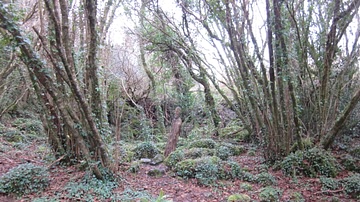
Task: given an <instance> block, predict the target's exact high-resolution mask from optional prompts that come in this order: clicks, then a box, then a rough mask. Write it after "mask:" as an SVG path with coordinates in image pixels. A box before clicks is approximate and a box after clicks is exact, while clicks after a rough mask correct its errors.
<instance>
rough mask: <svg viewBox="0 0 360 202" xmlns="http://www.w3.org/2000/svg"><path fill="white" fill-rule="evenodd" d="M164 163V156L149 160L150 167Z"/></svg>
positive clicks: (158, 155) (159, 155) (160, 155)
mask: <svg viewBox="0 0 360 202" xmlns="http://www.w3.org/2000/svg"><path fill="white" fill-rule="evenodd" d="M163 161H164V155H162V154H157V155H156V156H155V157H154V158H153V159H151V162H150V165H158V164H159V163H161V162H163Z"/></svg>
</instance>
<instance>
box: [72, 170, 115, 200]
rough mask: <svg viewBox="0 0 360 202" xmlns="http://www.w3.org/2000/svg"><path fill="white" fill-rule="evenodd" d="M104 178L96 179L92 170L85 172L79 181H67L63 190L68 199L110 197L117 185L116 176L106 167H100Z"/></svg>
mask: <svg viewBox="0 0 360 202" xmlns="http://www.w3.org/2000/svg"><path fill="white" fill-rule="evenodd" d="M100 172H101V174H102V175H103V177H104V179H103V180H99V179H97V178H96V177H95V176H94V175H93V174H92V172H89V173H87V174H86V175H85V176H84V177H83V178H82V180H81V181H80V182H69V183H68V184H67V185H66V187H65V190H66V191H67V193H68V194H67V196H68V199H69V201H74V200H78V199H79V198H81V199H82V200H84V201H95V199H97V200H104V199H110V198H112V197H113V196H114V193H113V192H112V191H113V189H115V188H117V187H118V181H117V177H116V176H115V175H114V174H112V173H111V171H109V170H108V169H106V168H102V167H100Z"/></svg>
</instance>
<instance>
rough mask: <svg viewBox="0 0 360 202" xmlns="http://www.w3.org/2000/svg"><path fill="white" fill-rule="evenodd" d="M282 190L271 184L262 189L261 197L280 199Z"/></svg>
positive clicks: (261, 199) (262, 199) (262, 198)
mask: <svg viewBox="0 0 360 202" xmlns="http://www.w3.org/2000/svg"><path fill="white" fill-rule="evenodd" d="M281 192H282V191H281V190H279V189H275V188H273V187H271V186H268V187H265V188H262V189H260V193H259V199H260V201H264V202H265V201H266V202H267V201H271V202H272V201H279V199H280V196H281Z"/></svg>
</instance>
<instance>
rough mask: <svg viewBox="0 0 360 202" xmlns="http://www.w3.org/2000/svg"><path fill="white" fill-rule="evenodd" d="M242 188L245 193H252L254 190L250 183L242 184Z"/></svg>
mask: <svg viewBox="0 0 360 202" xmlns="http://www.w3.org/2000/svg"><path fill="white" fill-rule="evenodd" d="M240 188H241V189H243V190H245V191H251V190H252V189H253V187H252V185H251V184H249V183H242V184H241V185H240Z"/></svg>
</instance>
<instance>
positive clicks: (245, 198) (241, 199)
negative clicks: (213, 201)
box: [227, 194, 251, 202]
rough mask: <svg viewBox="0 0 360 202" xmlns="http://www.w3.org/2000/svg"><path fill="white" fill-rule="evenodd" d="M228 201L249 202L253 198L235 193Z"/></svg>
mask: <svg viewBox="0 0 360 202" xmlns="http://www.w3.org/2000/svg"><path fill="white" fill-rule="evenodd" d="M227 201H236V202H248V201H251V198H250V196H248V195H246V194H233V195H230V196H229V197H228V199H227Z"/></svg>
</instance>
